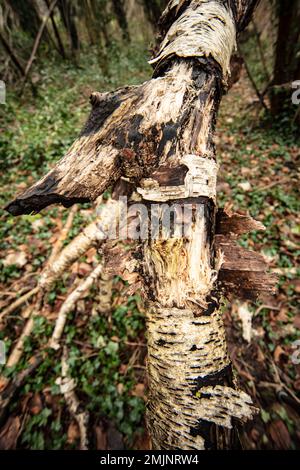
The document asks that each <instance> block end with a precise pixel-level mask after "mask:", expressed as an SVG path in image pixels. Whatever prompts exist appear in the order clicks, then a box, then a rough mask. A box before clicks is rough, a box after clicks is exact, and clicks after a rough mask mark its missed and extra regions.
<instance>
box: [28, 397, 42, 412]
mask: <svg viewBox="0 0 300 470" xmlns="http://www.w3.org/2000/svg"><path fill="white" fill-rule="evenodd" d="M42 409H43V403H42V399H41V396H40V394H39V393H35V394H34V396H33V397H32V399H31V400H30V404H29V410H30V413H31V414H33V415H38V414H39V413H40V412H41V411H42Z"/></svg>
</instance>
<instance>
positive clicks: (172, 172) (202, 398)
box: [7, 0, 266, 449]
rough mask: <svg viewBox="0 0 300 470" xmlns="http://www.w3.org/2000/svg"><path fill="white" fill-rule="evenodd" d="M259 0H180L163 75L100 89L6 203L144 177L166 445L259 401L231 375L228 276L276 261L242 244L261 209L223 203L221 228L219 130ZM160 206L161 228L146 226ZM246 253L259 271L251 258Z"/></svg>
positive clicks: (139, 184) (154, 369)
mask: <svg viewBox="0 0 300 470" xmlns="http://www.w3.org/2000/svg"><path fill="white" fill-rule="evenodd" d="M256 3H257V1H256V0H236V1H234V0H227V1H221V0H171V1H170V2H169V4H168V6H167V9H166V11H165V12H164V14H163V16H162V19H161V36H162V41H161V46H160V48H159V50H158V52H157V55H156V56H155V57H154V58H153V60H152V64H153V65H154V66H155V71H154V77H153V78H152V79H151V80H149V81H147V82H145V83H144V84H142V85H140V86H137V87H130V88H122V89H120V90H117V91H116V92H113V93H104V94H101V93H94V94H93V95H92V96H91V104H92V111H91V114H90V117H89V119H88V122H87V124H86V126H85V128H84V129H83V131H82V133H81V135H80V136H79V138H78V139H77V140H76V141H75V143H74V144H73V146H72V147H71V149H70V150H69V152H68V153H67V154H66V156H65V157H64V158H63V159H62V160H61V161H60V162H59V163H58V164H57V165H56V167H55V168H54V169H53V170H52V171H51V172H50V173H49V174H48V175H46V176H45V177H44V178H43V179H42V180H41V181H39V182H38V183H36V184H35V185H34V186H33V187H31V188H30V189H28V190H27V191H25V192H24V193H23V194H21V195H20V196H19V197H18V198H17V199H15V200H14V201H13V202H12V203H10V204H9V205H8V207H7V209H8V210H9V211H10V212H11V213H12V214H16V215H17V214H21V213H28V212H31V211H39V210H41V209H42V208H44V207H46V206H47V205H49V204H52V203H57V202H60V203H62V204H64V205H65V206H69V205H71V204H73V203H74V202H80V201H85V200H89V199H95V198H96V197H97V196H98V195H99V194H101V193H102V192H103V191H104V190H105V189H107V188H108V186H109V185H111V184H112V183H113V182H115V181H117V180H119V179H120V178H121V177H122V178H123V179H126V180H127V181H128V182H130V183H132V185H133V186H134V187H135V189H136V193H135V196H134V197H135V201H136V202H137V203H141V204H142V205H143V209H144V208H146V209H145V210H146V217H145V212H143V210H142V209H141V212H142V213H143V217H141V223H140V225H139V228H138V227H136V233H137V232H138V230H140V239H141V240H140V242H141V243H140V245H139V248H137V249H136V256H135V262H136V261H137V262H138V268H137V269H138V270H139V273H140V275H141V277H142V279H143V289H144V297H145V305H146V316H147V328H148V375H149V404H148V411H147V419H148V425H149V430H150V434H151V438H152V442H153V447H154V448H156V449H204V448H206V449H210V448H220V449H221V448H229V447H232V446H233V445H234V444H233V441H234V438H235V432H234V430H232V426H233V422H236V421H240V422H244V421H245V420H247V419H249V418H251V416H253V414H254V413H255V408H254V407H253V405H252V403H251V399H250V397H248V396H247V395H246V394H245V393H243V392H242V391H240V390H238V388H237V386H236V383H235V381H234V379H233V373H232V368H231V363H230V359H229V357H228V354H227V348H226V339H225V329H224V325H223V321H222V311H221V295H222V289H218V283H220V282H221V281H222V282H224V283H225V281H226V282H227V285H230V282H231V285H233V281H236V275H237V271H238V270H239V272H242V273H243V275H241V276H240V279H242V278H243V276H244V279H245V284H246V287H245V288H244V290H245V291H247V292H248V291H251V290H252V289H253V288H254V290H260V289H259V286H258V282H259V281H258V278H259V275H260V276H266V272H265V271H266V270H265V265H264V264H263V262H262V258H260V257H259V256H258V257H257V256H254V255H252V254H251V255H250V254H249V253H248V252H247V253H246V252H244V251H243V250H242V249H241V248H239V247H238V246H237V245H235V246H233V241H234V239H235V238H236V237H237V236H238V235H240V234H241V233H245V232H247V231H248V230H249V228H250V229H254V228H258V225H257V223H255V222H253V221H252V219H250V218H247V217H242V216H241V217H240V216H238V215H232V216H231V219H232V220H231V221H228V215H227V216H226V215H225V217H223V219H220V220H219V222H218V226H219V231H218V232H217V234H216V236H215V228H216V227H215V226H216V223H215V221H216V196H217V194H216V180H217V168H218V167H217V164H216V161H215V147H214V143H213V131H214V127H215V121H216V115H217V111H218V107H219V103H220V100H221V96H222V93H223V91H224V89H225V86H226V83H227V82H228V78H229V69H230V67H229V65H230V59H231V55H232V53H233V52H234V49H235V42H236V34H237V33H238V32H239V31H241V30H242V29H243V28H244V27H245V25H246V24H247V22H248V21H249V19H250V17H251V13H252V11H253V8H254V7H255V4H256ZM154 213H155V214H156V215H155V217H156V221H157V222H158V223H157V224H156V228H155V230H154V232H152V231H151V230H149V229H148V228H147V229H146V230H145V225H146V227H149V225H147V224H148V222H149V220H150V219H151V220H152V216H153V214H154ZM170 213H172V214H173V216H172V218H171V219H170V220H171V221H170V223H169V224H168V223H166V217H165V215H166V214H167V215H168V214H170ZM226 217H227V219H226ZM229 222H230V223H229ZM183 226H184V227H185V228H187V232H185V231H184V232H182V227H183ZM232 233H234V235H232ZM230 250H233V251H234V253H235V255H234V257H235V262H234V263H233V262H232V258H231V252H230ZM244 257H246V258H247V260H248V261H250V264H249V263H248V264H249V265H250V266H251V269H252V271H249V270H248V271H243V270H242V269H241V268H242V267H243V261H242V258H244ZM127 262H128V260H127ZM232 268H235V271H234V269H232ZM260 269H262V271H261V270H260ZM132 272H135V268H133V271H132ZM228 273H229V275H228ZM252 273H255V275H254V280H253V282H252V279H250V277H252V276H253V274H252ZM230 276H231V277H230ZM224 279H225V281H224ZM235 286H236V284H235ZM232 289H234V288H233V287H232Z"/></svg>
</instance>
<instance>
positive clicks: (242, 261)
mask: <svg viewBox="0 0 300 470" xmlns="http://www.w3.org/2000/svg"><path fill="white" fill-rule="evenodd" d="M251 230H265V227H264V226H263V224H262V223H261V222H257V221H256V220H254V219H252V218H251V217H250V216H249V215H243V214H238V213H230V212H229V211H227V212H226V210H220V211H219V212H218V213H217V227H216V232H217V233H216V235H215V249H216V251H217V252H219V253H221V256H222V266H221V269H220V271H219V274H218V281H219V283H220V286H221V288H222V289H223V291H224V293H225V295H226V297H228V298H232V297H238V298H239V299H241V300H256V298H257V297H259V296H262V295H266V294H273V293H274V292H275V288H276V282H277V276H275V275H274V274H268V273H267V270H268V263H267V261H266V260H265V258H264V257H263V255H261V254H260V253H257V252H255V251H250V250H247V249H245V248H243V247H241V246H240V245H238V244H237V242H236V239H237V238H238V237H239V236H240V235H242V234H244V233H248V232H249V231H251Z"/></svg>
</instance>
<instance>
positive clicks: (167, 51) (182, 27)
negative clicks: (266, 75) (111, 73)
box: [149, 0, 236, 81]
mask: <svg viewBox="0 0 300 470" xmlns="http://www.w3.org/2000/svg"><path fill="white" fill-rule="evenodd" d="M235 48H236V29H235V24H234V19H233V16H232V13H231V11H229V10H227V8H226V7H225V6H224V5H222V4H221V3H220V2H217V1H207V0H193V1H192V2H191V4H190V6H189V7H188V8H187V9H186V10H185V11H184V13H183V14H182V15H181V16H180V17H179V18H178V19H177V20H176V21H175V22H174V23H173V24H172V26H171V27H170V29H169V31H168V32H167V34H166V37H165V39H164V40H163V42H162V44H161V47H160V50H159V52H158V55H157V57H155V58H154V59H152V60H150V61H149V63H150V64H155V63H157V62H160V61H163V60H165V59H166V58H167V57H169V56H171V55H177V56H178V57H207V58H208V57H210V56H212V57H213V58H214V60H215V61H216V62H217V63H218V64H219V65H220V67H221V69H222V72H223V78H224V80H225V81H226V79H227V77H228V76H229V75H230V58H231V54H232V53H233V51H234V50H235Z"/></svg>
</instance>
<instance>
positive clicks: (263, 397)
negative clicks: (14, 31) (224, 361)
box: [0, 43, 300, 449]
mask: <svg viewBox="0 0 300 470" xmlns="http://www.w3.org/2000/svg"><path fill="white" fill-rule="evenodd" d="M135 47H136V49H133V48H132V47H131V49H128V50H123V52H120V51H119V52H118V50H117V49H116V51H115V54H114V55H113V59H112V62H111V64H110V69H109V71H108V72H107V71H106V74H104V75H103V76H100V77H99V68H98V64H97V63H96V62H94V63H93V59H92V57H93V56H92V54H90V55H89V56H88V55H87V56H86V58H85V59H84V60H85V63H83V64H81V69H78V68H76V67H71V66H70V64H68V65H66V64H65V65H64V64H62V65H60V66H59V67H58V66H57V64H51V63H49V62H47V65H45V66H44V67H42V68H41V69H40V72H39V76H38V77H37V80H39V81H38V84H39V96H38V97H37V98H35V99H34V98H32V97H31V96H30V93H29V91H28V95H26V96H25V97H24V98H22V101H21V102H20V100H19V99H18V97H17V95H16V93H15V92H12V93H11V94H10V93H9V92H8V100H7V104H6V105H5V110H4V108H3V109H0V113H1V114H0V131H1V139H0V151H1V165H2V169H3V173H2V175H1V186H2V192H1V207H2V208H3V207H4V205H5V204H6V203H7V202H9V201H10V200H11V199H12V197H13V196H14V195H15V194H17V193H19V192H20V191H21V190H22V189H24V188H25V187H27V186H29V185H30V184H31V183H32V182H33V181H35V180H36V179H37V178H38V177H39V176H41V175H42V174H44V173H45V171H46V170H47V168H49V167H51V166H52V165H53V163H54V162H55V161H57V160H58V159H59V158H60V157H61V155H62V154H63V152H64V150H65V149H66V148H67V147H68V146H69V145H70V143H71V142H72V141H73V140H74V138H75V137H76V134H77V132H78V131H79V129H80V127H81V125H82V124H83V122H84V119H85V117H86V116H87V113H88V109H89V106H88V97H89V94H90V92H91V91H94V90H98V91H104V90H108V89H112V88H116V87H118V86H121V85H124V84H135V83H139V82H141V81H142V80H144V79H146V78H148V77H149V75H150V73H149V72H150V69H149V68H148V67H147V66H146V65H143V64H144V59H143V58H144V55H145V50H144V48H143V46H142V45H139V44H138V43H137V45H136V46H135ZM141 64H142V65H141ZM120 70H121V71H122V70H123V73H122V75H120ZM62 76H63V77H64V80H62V79H61V77H62ZM95 77H97V79H96V78H95ZM87 84H88V85H87ZM261 117H262V112H261V109H260V107H259V104H258V103H257V99H256V95H255V93H254V92H253V89H252V88H251V85H250V82H249V81H248V79H247V76H246V73H245V71H243V73H242V76H241V79H240V81H239V82H238V83H237V84H236V85H235V86H234V87H233V88H232V89H231V90H230V92H229V94H228V95H227V96H226V97H225V98H224V100H223V102H222V106H221V112H220V118H219V121H218V126H217V138H216V142H217V153H218V158H219V162H220V165H221V170H220V176H219V183H218V184H219V186H218V190H219V205H220V206H223V205H224V204H225V203H226V204H228V203H230V204H231V205H232V206H233V208H234V209H236V210H240V211H249V212H250V214H251V215H252V216H253V217H254V218H256V219H257V220H260V221H262V222H263V223H264V225H265V226H266V230H265V231H264V232H254V233H252V234H250V235H248V236H247V237H244V239H243V240H242V242H241V243H242V244H244V245H245V246H249V247H250V248H251V249H253V250H255V251H259V252H261V253H263V254H264V255H265V256H266V257H267V259H268V261H269V263H270V269H271V270H272V271H274V272H276V273H277V274H278V276H279V277H278V290H277V293H276V295H275V296H274V297H271V298H266V299H262V300H261V301H260V302H259V303H258V304H256V305H254V304H252V303H249V302H248V303H243V304H240V303H238V302H236V301H234V302H231V303H228V304H227V306H226V307H224V319H225V323H226V328H227V334H228V342H229V350H230V355H231V358H232V361H233V364H234V367H235V370H236V372H237V377H238V379H239V381H240V384H241V387H242V388H243V389H244V390H247V391H248V393H249V394H250V395H251V396H252V397H253V400H254V402H255V403H256V404H257V406H258V408H259V409H260V412H259V414H258V415H257V417H256V419H255V420H254V422H253V423H250V424H249V425H248V426H247V428H246V430H245V432H243V433H242V434H243V443H244V446H245V448H248V449H295V448H300V433H299V429H300V418H299V410H300V398H299V391H300V364H299V365H297V363H298V362H299V363H300V353H299V354H298V353H297V349H295V348H298V351H299V350H300V346H299V345H300V341H299V343H296V341H297V340H299V338H300V334H299V327H300V313H299V310H297V295H298V296H299V292H300V282H299V266H298V268H297V257H298V258H299V253H300V251H299V250H300V220H299V205H300V204H299V194H298V193H297V191H298V183H297V165H298V164H299V157H300V149H299V141H298V142H297V140H296V137H295V135H294V134H293V132H291V130H290V125H289V123H288V122H286V124H285V125H284V123H282V125H281V126H278V125H277V126H271V125H270V123H268V122H267V121H264V123H263V125H262V122H261ZM68 213H69V211H68V210H67V209H64V208H61V207H50V208H48V209H45V210H43V211H42V213H41V214H37V215H28V216H22V217H18V218H13V217H12V216H9V215H8V214H6V213H5V212H4V211H3V210H1V220H0V238H1V240H0V248H1V261H0V340H2V341H4V342H5V345H6V351H7V357H9V354H10V352H11V350H12V348H13V346H14V345H15V343H16V340H17V339H18V338H19V336H20V334H21V333H22V331H23V328H24V324H25V323H26V321H27V319H28V317H29V315H30V314H31V312H32V310H33V308H34V304H35V298H34V297H33V298H32V299H31V300H29V301H28V302H26V303H25V304H23V305H22V307H21V308H18V309H15V310H14V311H13V312H11V313H9V314H8V315H5V316H4V317H1V311H2V312H3V311H4V309H6V308H7V307H8V306H9V305H10V304H11V303H12V302H13V301H14V300H15V299H16V298H18V297H19V296H21V295H23V294H24V293H26V292H29V291H30V290H31V289H32V288H34V287H35V285H36V283H37V280H38V278H39V275H40V273H41V271H42V269H43V266H44V265H45V263H46V260H47V258H48V256H49V254H50V253H51V249H52V247H53V245H55V242H56V240H57V239H58V237H59V236H60V234H61V231H62V229H63V226H64V224H65V222H66V219H67V217H68ZM94 217H95V207H94V205H92V204H85V205H81V206H80V207H78V208H77V210H76V211H75V213H74V219H73V224H72V228H71V229H70V230H69V231H68V234H67V237H66V239H65V241H64V245H66V244H68V243H69V242H70V240H71V239H73V238H74V237H75V236H76V235H77V234H78V233H79V232H80V231H81V230H82V228H83V227H85V226H86V225H87V224H88V223H89V222H90V221H91V220H93V218H94ZM99 259H100V258H99V253H98V252H97V250H96V248H90V249H89V250H88V252H87V253H86V254H85V255H84V256H82V257H81V258H80V259H79V260H78V261H77V262H75V263H74V264H73V266H72V268H71V271H70V272H69V273H65V274H64V276H63V277H62V279H60V280H59V281H58V282H57V283H56V284H55V286H54V287H53V288H52V290H51V291H50V292H49V294H48V295H47V299H46V302H45V305H44V307H43V310H42V312H40V315H37V316H36V318H35V326H34V330H33V332H32V334H31V336H30V338H27V340H26V341H25V344H24V352H23V355H22V357H21V359H20V360H19V361H18V363H17V364H16V365H14V366H13V367H11V368H4V367H2V371H1V369H0V371H1V373H2V377H1V378H0V390H1V384H2V386H3V384H4V383H5V379H4V377H10V378H11V377H15V376H16V374H17V373H20V371H22V370H24V369H25V368H26V367H27V366H28V363H30V362H31V361H32V357H34V356H36V354H37V352H38V351H39V350H41V349H42V348H45V346H46V344H47V341H48V339H49V338H50V336H51V334H52V330H53V325H54V323H55V319H56V317H57V313H58V311H59V310H60V308H61V306H62V304H63V302H64V300H65V299H66V297H67V296H68V293H70V291H71V290H72V289H73V288H74V286H75V285H77V284H78V283H79V282H80V280H82V279H84V278H85V277H86V276H87V275H88V274H89V273H90V272H91V271H92V269H93V267H94V266H95V265H96V264H97V263H98V262H99ZM297 275H298V278H297ZM103 285H106V288H105V289H106V290H108V293H109V295H110V299H111V301H110V306H109V308H107V310H106V311H105V312H104V313H103V311H102V313H100V312H99V305H100V307H101V302H102V299H101V293H100V294H99V292H98V289H99V286H100V288H101V286H102V287H103ZM62 344H63V345H65V346H66V348H67V351H68V356H69V374H70V376H72V377H74V378H76V394H77V396H78V398H79V400H80V402H81V406H82V409H83V410H85V411H87V412H88V413H89V426H88V437H89V442H90V447H91V448H96V449H122V448H133V449H147V448H148V446H149V440H148V437H147V434H146V431H145V425H144V409H145V400H146V394H147V383H146V374H145V363H146V355H147V350H146V345H145V338H144V316H143V309H142V305H141V300H140V296H139V295H137V294H135V295H130V296H129V295H128V286H127V283H126V282H125V281H123V280H122V279H121V278H119V277H115V278H113V279H111V280H107V279H100V281H99V282H98V283H97V285H95V286H94V287H93V288H92V289H91V291H90V292H87V293H85V295H84V296H83V297H82V298H81V300H80V301H78V302H77V304H76V307H75V308H74V309H73V310H72V312H71V313H70V314H69V315H68V319H67V324H66V327H65V329H64V334H63V338H62ZM60 376H61V350H59V351H49V353H48V354H47V356H46V357H45V359H44V361H43V362H42V363H41V364H40V366H39V367H38V368H37V369H36V370H35V371H34V372H33V373H32V374H31V375H30V376H29V377H27V380H26V382H25V383H24V384H23V385H22V387H20V388H19V389H18V391H17V393H16V394H15V396H14V397H13V399H12V401H11V403H10V405H9V408H8V414H6V415H5V416H4V418H3V419H2V421H1V422H0V425H1V426H2V427H1V428H0V448H27V449H74V448H78V446H79V440H80V433H79V429H78V426H77V423H76V421H75V420H74V418H73V417H72V415H71V414H70V412H69V409H68V407H67V404H66V401H65V398H64V396H63V395H62V393H61V388H60V385H59V381H58V379H59V378H60Z"/></svg>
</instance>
